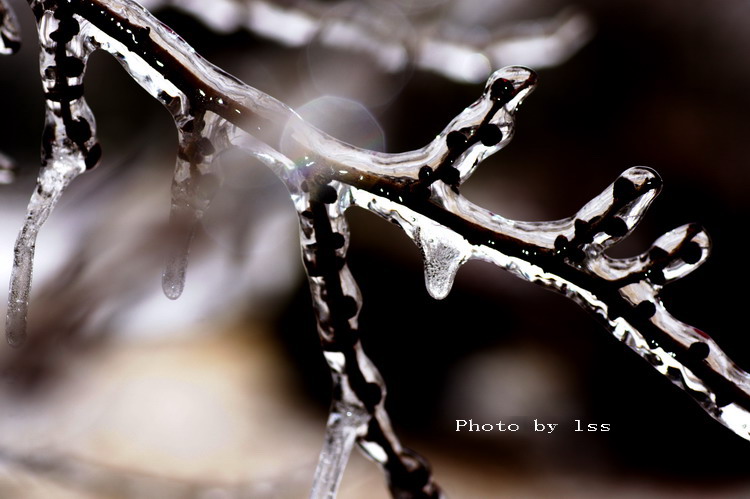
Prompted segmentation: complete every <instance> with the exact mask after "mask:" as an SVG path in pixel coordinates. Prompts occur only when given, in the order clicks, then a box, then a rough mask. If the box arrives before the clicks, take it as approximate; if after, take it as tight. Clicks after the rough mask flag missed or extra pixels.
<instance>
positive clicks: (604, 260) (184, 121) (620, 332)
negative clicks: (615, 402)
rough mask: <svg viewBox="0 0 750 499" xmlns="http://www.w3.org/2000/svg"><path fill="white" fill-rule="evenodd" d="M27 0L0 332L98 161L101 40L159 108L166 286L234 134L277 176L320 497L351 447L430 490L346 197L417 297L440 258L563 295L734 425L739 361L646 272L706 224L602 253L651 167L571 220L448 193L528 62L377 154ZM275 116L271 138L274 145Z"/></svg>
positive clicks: (407, 490)
mask: <svg viewBox="0 0 750 499" xmlns="http://www.w3.org/2000/svg"><path fill="white" fill-rule="evenodd" d="M30 5H31V7H32V9H33V11H34V13H35V15H36V18H37V21H38V25H39V35H40V40H41V46H42V51H43V56H42V58H41V74H42V79H43V84H44V89H45V93H46V100H47V127H46V130H45V135H44V146H45V147H44V161H43V169H42V172H41V173H40V176H39V181H38V187H37V190H36V191H35V193H34V195H33V196H32V200H31V202H30V205H29V212H28V216H27V220H26V223H25V225H24V228H23V230H22V231H21V235H20V236H19V239H18V242H17V245H16V257H15V262H14V263H15V265H14V272H13V277H12V283H11V295H10V306H9V312H8V321H7V333H8V337H9V339H10V340H11V343H14V344H18V343H20V342H21V341H22V339H23V336H24V328H25V316H26V309H27V304H28V295H29V286H30V280H31V262H32V258H33V250H34V241H35V236H36V233H37V232H38V230H39V228H40V226H41V225H42V223H43V222H44V221H45V219H46V218H47V216H48V215H49V213H50V211H51V210H52V209H53V207H54V205H55V203H56V202H57V200H58V199H59V197H60V195H61V194H62V191H63V190H64V189H65V187H66V186H67V184H68V183H69V182H70V181H71V180H72V179H73V178H74V177H75V176H76V175H78V174H79V173H81V172H83V171H85V170H87V169H89V168H91V167H93V166H94V165H95V164H96V163H97V161H98V159H99V157H100V150H99V146H98V145H97V142H96V138H95V127H94V120H93V115H92V114H91V112H90V110H89V108H88V106H87V105H86V102H85V100H84V98H83V94H84V92H83V87H82V83H81V82H82V78H83V73H84V71H85V69H86V62H87V58H88V56H89V55H90V54H91V53H92V52H93V51H95V50H104V51H107V52H109V53H110V54H112V55H113V56H115V58H116V59H117V60H118V61H119V62H120V63H121V64H122V65H123V67H124V68H125V70H126V71H127V72H128V73H129V74H130V75H131V76H132V77H133V78H134V79H135V80H136V81H137V82H138V83H139V84H140V85H141V86H142V87H143V88H144V89H146V90H147V91H148V92H149V93H150V94H151V95H152V96H153V97H154V98H155V99H158V100H159V101H160V102H161V103H162V104H164V106H165V107H166V108H167V109H168V110H169V111H170V113H171V114H172V116H173V117H174V120H175V123H176V126H177V128H178V133H179V140H180V145H179V153H178V160H177V166H176V170H175V177H174V182H173V189H172V193H173V202H172V217H171V218H172V221H173V222H174V225H175V231H176V234H177V237H176V241H177V244H176V248H175V251H173V252H172V254H173V258H172V259H171V260H170V263H169V264H168V267H167V271H166V272H165V279H164V288H165V291H166V293H167V295H168V296H169V297H170V298H176V297H177V296H178V295H179V293H180V291H181V289H182V286H183V284H184V276H185V267H186V265H187V259H188V258H187V255H188V248H189V242H190V239H191V234H192V227H193V225H194V224H195V222H196V221H197V220H198V219H200V217H201V216H202V213H203V212H204V211H205V209H206V207H207V206H208V203H209V202H210V199H211V196H212V194H213V192H214V191H215V187H216V186H217V185H218V184H219V183H220V182H221V177H220V172H219V171H218V170H217V169H216V168H214V162H215V160H216V158H218V157H219V156H220V155H221V154H222V153H223V152H224V151H226V150H227V149H230V148H240V149H242V150H244V151H246V152H247V153H248V154H250V155H252V156H254V157H256V158H258V159H260V160H261V161H263V162H264V163H266V164H267V165H268V166H269V168H271V169H272V170H273V171H274V172H275V173H276V174H277V176H278V177H279V178H280V179H281V181H282V182H284V183H285V185H286V186H287V188H288V189H289V192H290V194H291V197H292V200H293V202H294V204H295V206H296V208H297V211H298V213H299V216H300V229H301V241H302V249H303V260H304V263H305V268H306V270H307V273H308V277H309V281H310V287H311V291H312V295H313V301H314V305H315V310H316V315H317V321H318V331H319V334H320V339H321V343H322V346H323V350H324V355H325V358H326V361H327V362H328V365H329V367H330V369H331V373H332V377H333V382H334V391H333V402H332V407H331V413H330V417H329V421H328V426H327V432H326V440H325V445H324V449H323V452H322V453H321V457H320V462H319V466H318V471H317V474H316V479H315V484H314V493H313V494H314V496H315V497H331V496H333V495H335V492H336V488H337V486H338V483H339V481H340V478H341V476H342V472H343V469H344V466H345V465H346V461H347V458H348V455H349V452H350V449H351V447H352V446H353V444H354V443H357V444H359V446H360V447H361V448H362V449H363V450H364V451H365V453H366V454H367V455H368V456H369V457H370V458H372V459H373V460H374V461H376V462H378V463H379V464H380V465H381V466H382V467H383V470H384V471H385V473H386V474H387V476H388V481H389V486H390V488H391V491H392V493H393V494H394V495H395V496H397V497H436V496H439V495H440V493H441V492H440V489H439V487H438V486H437V485H436V484H435V482H434V481H433V479H432V477H431V474H430V472H429V467H428V466H427V465H426V464H425V463H424V461H423V460H422V459H421V458H419V457H417V456H416V455H414V454H413V453H411V452H410V451H408V450H406V449H405V448H404V447H403V446H402V445H401V444H400V442H399V440H398V439H397V438H396V436H395V434H394V432H393V431H392V429H391V426H390V422H389V418H388V414H387V413H386V411H385V408H384V400H385V395H386V390H385V385H384V383H383V381H382V379H381V377H380V375H379V373H378V370H377V368H376V367H375V366H374V364H373V363H372V361H371V360H370V359H369V358H368V357H367V355H366V354H365V352H364V350H363V347H362V344H361V342H360V338H359V334H358V330H357V327H358V324H357V318H358V315H359V310H360V308H361V304H362V299H361V296H360V293H359V290H358V288H357V286H356V283H355V282H354V279H353V277H352V275H351V273H350V272H349V270H348V267H347V265H346V251H347V247H348V242H349V232H348V228H347V225H346V221H345V219H344V212H345V211H346V209H347V208H349V207H350V206H352V205H356V206H360V207H363V208H365V209H367V210H369V211H372V212H374V213H376V214H378V215H380V216H382V217H384V218H386V219H388V220H391V221H393V222H395V223H397V224H398V225H399V226H401V227H402V228H403V229H404V231H405V232H406V233H407V234H408V235H409V237H411V238H412V239H413V240H414V241H415V243H416V244H417V245H418V246H419V248H420V249H421V251H422V254H423V256H424V259H425V280H426V283H427V288H428V291H429V292H430V293H431V294H432V295H433V296H434V297H436V298H442V297H444V296H446V295H447V294H448V293H449V291H450V288H451V286H452V283H453V278H454V276H455V274H456V272H457V271H458V269H459V268H460V267H461V265H462V264H464V263H465V262H467V261H468V260H470V259H480V260H485V261H489V262H492V263H494V264H496V265H498V266H499V267H501V268H503V269H505V270H508V271H509V272H511V273H513V274H514V275H516V276H518V277H520V278H522V279H524V280H527V281H530V282H534V283H537V284H540V285H542V286H544V287H547V288H550V289H553V290H555V291H558V292H560V293H563V294H564V295H566V296H568V297H569V298H571V299H572V300H574V301H575V302H577V303H579V304H580V305H582V306H583V307H584V308H586V309H588V310H589V311H591V312H592V313H593V314H594V315H595V316H596V317H597V318H598V319H599V320H600V321H601V322H602V323H603V324H604V325H605V326H606V327H607V328H608V329H609V330H610V331H611V332H612V333H613V334H614V336H615V337H616V338H617V339H618V340H620V341H622V342H623V343H625V344H626V345H628V346H629V347H630V348H632V349H633V350H635V351H636V352H637V353H638V354H639V355H641V356H642V357H643V358H645V359H646V360H647V361H648V362H649V363H650V364H651V365H652V366H654V368H656V369H657V370H658V371H659V372H661V373H662V374H664V375H666V376H667V377H668V378H669V379H671V380H672V381H673V382H674V383H675V384H677V385H679V386H680V387H681V388H683V389H685V390H686V391H687V392H688V393H690V394H691V395H692V396H693V397H694V398H695V399H696V400H697V401H698V402H699V404H701V406H702V407H703V408H704V409H705V410H706V411H707V412H708V413H709V414H710V415H711V416H713V417H714V418H715V419H717V420H718V421H720V422H721V423H723V424H724V425H726V426H727V427H729V428H730V429H732V430H733V431H734V432H736V433H737V434H738V435H740V436H742V437H743V438H746V439H750V435H749V434H748V430H747V428H748V424H750V383H749V379H748V374H747V373H746V372H744V371H742V370H741V369H739V368H738V367H736V366H735V365H734V364H733V363H732V361H731V360H730V359H729V358H728V357H727V356H726V355H725V354H724V353H723V352H722V351H721V349H720V348H719V347H718V345H716V343H715V342H714V341H713V340H711V339H710V338H709V337H708V336H706V335H705V334H704V333H702V332H701V331H699V330H697V329H695V328H693V327H691V326H688V325H686V324H683V323H681V322H679V321H678V320H676V319H675V318H674V317H672V316H671V315H670V314H669V312H668V311H667V310H666V308H665V307H664V305H663V304H662V302H661V301H660V299H659V293H660V291H661V290H662V288H663V286H665V285H666V284H668V283H669V282H671V281H673V280H675V279H678V278H680V277H682V276H684V275H686V274H687V273H689V272H690V271H692V270H693V269H694V268H695V267H696V266H697V265H699V264H700V263H701V262H703V261H704V260H705V258H706V256H707V254H708V247H709V241H708V237H707V236H706V234H705V233H704V232H703V231H702V230H701V229H700V228H698V227H696V226H693V225H688V226H685V227H681V228H678V229H675V230H674V231H672V232H669V233H667V234H665V235H664V236H662V237H660V238H659V239H658V240H657V241H656V242H655V243H654V245H653V246H652V248H651V249H650V250H649V251H647V252H646V253H644V254H642V255H639V256H637V257H634V258H626V259H617V258H612V257H610V256H608V255H606V254H605V253H604V251H605V250H606V249H607V248H608V247H609V246H611V245H613V244H615V243H617V242H618V241H619V240H620V239H622V238H624V237H626V236H627V235H628V234H629V233H630V232H631V231H632V230H633V229H634V227H635V226H636V225H637V223H638V222H639V220H640V219H641V218H642V217H643V215H644V214H645V212H646V210H647V209H648V207H649V205H650V203H651V202H652V201H653V200H654V198H655V197H656V195H657V193H658V191H659V189H660V188H661V180H660V179H659V177H658V176H657V175H656V173H655V172H654V171H652V170H650V169H648V168H643V167H637V168H631V169H629V170H627V171H626V172H624V173H623V174H622V175H621V176H620V177H619V178H618V179H617V180H616V181H615V182H614V183H613V184H612V185H611V186H609V187H608V188H606V189H605V190H604V191H603V192H602V193H601V194H600V195H599V196H597V197H596V198H594V199H593V200H592V201H590V202H589V203H588V204H586V205H585V206H584V207H583V208H581V209H580V210H579V211H578V212H577V213H576V214H575V215H574V216H572V217H570V218H567V219H564V220H558V221H552V222H519V221H513V220H508V219H505V218H503V217H501V216H500V215H497V214H494V213H491V212H489V211H487V210H485V209H482V208H481V207H478V206H475V205H473V204H472V203H471V202H469V201H468V200H467V199H465V198H464V197H463V196H461V195H460V188H461V185H462V183H463V182H464V181H465V180H466V179H467V178H468V177H469V176H470V175H471V174H472V172H473V171H474V170H475V169H476V167H477V166H478V165H479V163H480V162H481V161H482V160H483V159H485V158H486V157H487V156H488V155H490V154H493V153H495V152H497V151H498V150H499V149H501V148H502V147H504V146H505V145H506V144H507V143H508V142H509V141H510V140H511V137H512V136H513V133H514V126H515V125H514V114H515V112H516V109H517V107H518V105H519V104H520V103H521V102H522V101H523V99H525V98H526V97H527V96H528V95H529V93H530V92H531V91H532V90H533V88H534V85H535V83H536V77H535V75H534V73H533V72H532V71H530V70H528V69H526V68H523V67H508V68H505V69H502V70H499V71H497V72H495V73H493V74H492V75H491V77H490V78H489V80H488V82H487V85H486V87H485V89H484V91H483V93H482V95H481V96H480V98H479V99H478V100H477V101H476V102H475V103H474V104H472V105H471V106H469V107H468V108H467V109H466V110H464V111H463V112H461V113H460V114H459V115H458V116H457V117H456V118H455V119H454V120H452V121H451V122H450V123H449V124H448V126H447V127H446V128H445V129H444V130H443V132H442V133H441V134H439V135H438V136H437V137H436V138H435V139H434V140H433V141H431V142H430V143H429V144H427V145H426V146H425V147H423V148H421V149H419V150H415V151H411V152H406V153H400V154H386V153H378V152H373V151H368V150H364V149H358V148H355V147H353V146H350V145H348V144H346V143H343V142H340V141H338V140H336V139H334V138H332V137H330V136H328V135H326V134H324V133H322V132H320V131H319V130H317V129H315V128H314V127H312V126H310V125H308V124H307V123H305V122H304V121H303V120H302V119H301V118H300V117H299V116H298V115H297V114H296V113H295V112H294V111H292V110H291V109H290V108H289V107H287V106H286V105H284V104H283V103H281V102H279V101H278V100H276V99H274V98H273V97H271V96H269V95H266V94H264V93H262V92H260V91H258V90H256V89H254V88H252V87H250V86H248V85H245V84H244V83H242V82H240V81H238V80H237V79H235V78H233V77H231V76H230V75H228V74H226V73H225V72H223V71H221V70H220V69H218V68H216V67H214V66H213V65H211V64H210V63H208V62H207V61H205V60H204V59H203V58H201V57H200V56H199V55H197V54H196V53H195V52H194V51H193V49H192V48H191V47H190V46H188V45H187V44H186V43H185V42H184V41H183V40H182V39H181V38H179V37H178V36H177V35H176V34H175V33H174V32H172V31H171V30H170V29H169V28H167V27H166V26H164V25H162V24H161V23H160V22H159V21H157V20H156V19H155V18H154V17H152V16H151V15H150V14H149V13H148V11H146V10H145V9H144V8H142V7H141V6H140V5H138V4H136V3H134V2H131V1H128V0H67V1H62V0H61V1H45V2H41V1H39V0H32V1H31V2H30ZM282 130H286V132H284V135H285V137H286V138H287V139H288V145H287V146H286V147H285V150H284V153H283V154H282V153H281V152H279V151H278V147H279V145H280V142H281V135H282ZM285 140H286V139H285ZM292 158H293V159H292Z"/></svg>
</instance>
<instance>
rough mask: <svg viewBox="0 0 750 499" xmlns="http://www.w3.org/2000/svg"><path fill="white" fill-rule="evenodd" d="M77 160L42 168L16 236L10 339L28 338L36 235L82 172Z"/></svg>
mask: <svg viewBox="0 0 750 499" xmlns="http://www.w3.org/2000/svg"><path fill="white" fill-rule="evenodd" d="M78 173H79V172H78V169H77V168H76V165H75V164H70V163H68V162H67V161H65V158H63V159H61V160H59V161H57V162H55V163H53V164H52V165H50V166H48V167H46V168H45V169H44V170H42V172H41V174H40V175H39V180H38V183H37V189H36V191H34V194H33V195H32V197H31V201H30V202H29V206H28V209H27V214H26V221H25V222H24V225H23V228H22V229H21V232H20V233H19V235H18V238H17V239H16V245H15V248H14V258H13V270H12V272H11V278H10V292H9V298H8V312H7V316H6V321H5V332H6V336H7V339H8V343H9V344H10V345H12V346H20V345H22V344H23V342H24V340H25V339H26V315H27V312H28V308H29V293H30V290H31V277H32V274H33V265H34V249H35V247H36V237H37V234H38V233H39V229H40V228H41V226H42V224H44V222H45V221H46V220H47V217H49V215H50V213H51V212H52V210H53V208H54V207H55V205H56V204H57V201H58V200H59V199H60V195H61V194H62V193H63V191H64V190H65V188H66V187H67V185H68V184H69V183H70V181H71V180H72V179H73V178H75V177H76V176H77V175H78Z"/></svg>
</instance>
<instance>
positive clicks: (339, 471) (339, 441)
mask: <svg viewBox="0 0 750 499" xmlns="http://www.w3.org/2000/svg"><path fill="white" fill-rule="evenodd" d="M368 419H369V416H368V415H367V414H362V413H361V412H360V411H356V410H355V411H352V410H346V409H340V410H336V409H332V410H331V414H330V415H329V416H328V423H327V425H326V436H325V441H324V443H323V449H322V450H321V451H320V457H319V459H318V466H317V468H316V470H315V480H314V481H313V485H312V490H311V491H310V499H335V497H336V492H337V491H338V488H339V484H340V483H341V479H342V478H343V476H344V470H345V468H346V464H347V462H348V461H349V455H350V454H351V452H352V448H353V447H354V443H355V442H356V439H357V436H358V434H359V433H361V432H362V430H363V426H364V425H365V424H366V423H367V421H368Z"/></svg>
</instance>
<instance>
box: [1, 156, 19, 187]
mask: <svg viewBox="0 0 750 499" xmlns="http://www.w3.org/2000/svg"><path fill="white" fill-rule="evenodd" d="M15 169H16V164H15V162H14V161H13V160H12V159H11V158H9V157H8V156H6V155H5V154H3V153H2V152H0V184H10V183H12V182H13V179H14V170H15Z"/></svg>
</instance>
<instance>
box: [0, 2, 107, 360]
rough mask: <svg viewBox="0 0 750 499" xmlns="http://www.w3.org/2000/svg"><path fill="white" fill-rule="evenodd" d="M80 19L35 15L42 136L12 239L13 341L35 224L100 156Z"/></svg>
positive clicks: (60, 12)
mask: <svg viewBox="0 0 750 499" xmlns="http://www.w3.org/2000/svg"><path fill="white" fill-rule="evenodd" d="M82 24H85V22H84V21H82V20H81V21H80V22H79V20H78V19H77V18H76V17H75V16H74V15H73V14H72V13H71V12H69V11H67V10H66V9H65V8H64V7H57V9H56V10H54V11H52V10H47V11H44V13H43V15H42V16H41V17H40V19H39V25H38V28H39V41H40V45H41V46H42V52H41V57H40V72H41V75H42V84H43V86H44V91H45V96H46V120H45V131H44V137H43V141H42V146H43V147H42V151H43V165H44V166H43V168H42V171H41V172H40V174H39V178H38V179H37V187H36V190H35V191H34V194H33V195H32V196H31V200H30V201H29V206H28V209H27V214H26V220H25V222H24V226H23V228H22V229H21V232H20V233H19V235H18V239H17V240H16V245H15V248H14V259H13V270H12V271H11V281H10V292H9V298H8V311H7V316H6V328H5V334H6V336H7V339H8V342H9V343H10V344H11V345H13V346H19V345H21V344H22V343H23V341H24V339H25V337H26V315H27V311H28V306H29V293H30V288H31V278H32V274H33V260H34V249H35V245H36V237H37V234H38V233H39V229H40V228H41V226H42V225H43V224H44V222H45V221H46V220H47V218H48V217H49V215H50V213H51V212H52V210H53V209H54V207H55V205H56V204H57V202H58V200H59V199H60V196H61V195H62V193H63V191H64V190H65V188H66V187H67V186H68V184H69V183H70V182H71V181H72V180H73V179H74V178H75V177H77V176H78V175H79V174H81V173H83V172H84V171H86V170H87V169H90V168H93V167H94V166H96V164H97V163H98V162H99V159H100V158H101V147H100V146H99V144H98V143H97V141H96V137H95V129H96V123H95V121H94V116H93V113H92V112H91V109H90V108H89V107H88V105H87V104H86V101H85V100H84V98H83V76H84V72H85V70H86V63H87V60H88V56H89V55H90V54H91V51H92V47H91V46H90V45H88V44H87V43H85V39H84V38H85V37H83V36H82V35H81V25H82Z"/></svg>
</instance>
